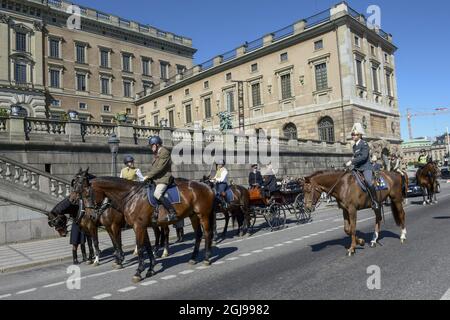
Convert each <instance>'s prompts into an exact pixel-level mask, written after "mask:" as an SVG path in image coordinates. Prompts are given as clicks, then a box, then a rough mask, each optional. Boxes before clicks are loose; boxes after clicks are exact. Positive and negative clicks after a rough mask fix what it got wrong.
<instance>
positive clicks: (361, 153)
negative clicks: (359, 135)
mask: <svg viewBox="0 0 450 320" xmlns="http://www.w3.org/2000/svg"><path fill="white" fill-rule="evenodd" d="M369 149H370V148H369V144H368V143H367V142H366V141H364V140H362V139H360V140H359V141H358V142H357V143H355V144H354V145H353V159H352V164H353V166H354V167H355V169H356V170H358V171H366V170H372V164H371V163H370V157H369Z"/></svg>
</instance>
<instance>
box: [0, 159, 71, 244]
mask: <svg viewBox="0 0 450 320" xmlns="http://www.w3.org/2000/svg"><path fill="white" fill-rule="evenodd" d="M69 193H70V183H69V182H68V181H66V180H64V179H61V178H58V177H55V176H53V175H51V174H49V173H47V172H43V171H41V170H39V169H36V168H33V167H31V166H28V165H26V164H23V163H20V162H17V161H15V160H12V159H9V158H7V157H5V156H3V155H0V244H5V243H11V242H19V241H26V240H32V239H41V238H46V237H50V236H54V235H55V232H54V231H53V230H52V229H51V228H49V227H48V225H47V217H46V216H45V215H47V214H48V212H50V210H51V209H52V208H53V207H54V206H55V205H56V204H57V203H58V202H59V201H61V199H63V198H64V197H66V196H68V195H69ZM43 214H44V215H43Z"/></svg>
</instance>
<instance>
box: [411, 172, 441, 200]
mask: <svg viewBox="0 0 450 320" xmlns="http://www.w3.org/2000/svg"><path fill="white" fill-rule="evenodd" d="M436 184H437V191H436V193H440V192H441V184H440V183H439V181H436ZM406 195H407V197H408V198H409V197H419V196H422V195H423V193H422V189H421V188H420V186H418V185H417V181H416V178H415V177H410V178H409V184H408V190H407V192H406Z"/></svg>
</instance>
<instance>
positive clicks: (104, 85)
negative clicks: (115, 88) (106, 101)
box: [100, 77, 110, 94]
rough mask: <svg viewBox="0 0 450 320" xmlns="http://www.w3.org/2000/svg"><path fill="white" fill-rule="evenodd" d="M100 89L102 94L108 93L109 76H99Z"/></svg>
mask: <svg viewBox="0 0 450 320" xmlns="http://www.w3.org/2000/svg"><path fill="white" fill-rule="evenodd" d="M100 84H101V90H102V94H109V92H110V91H109V78H105V77H101V78H100Z"/></svg>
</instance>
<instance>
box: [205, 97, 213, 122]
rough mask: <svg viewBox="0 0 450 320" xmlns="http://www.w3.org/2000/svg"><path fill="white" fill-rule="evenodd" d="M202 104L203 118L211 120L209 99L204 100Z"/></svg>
mask: <svg viewBox="0 0 450 320" xmlns="http://www.w3.org/2000/svg"><path fill="white" fill-rule="evenodd" d="M203 103H204V104H205V118H206V119H208V118H211V98H205V99H204V100H203Z"/></svg>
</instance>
